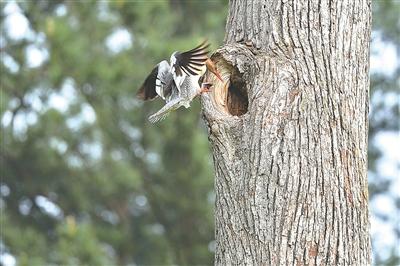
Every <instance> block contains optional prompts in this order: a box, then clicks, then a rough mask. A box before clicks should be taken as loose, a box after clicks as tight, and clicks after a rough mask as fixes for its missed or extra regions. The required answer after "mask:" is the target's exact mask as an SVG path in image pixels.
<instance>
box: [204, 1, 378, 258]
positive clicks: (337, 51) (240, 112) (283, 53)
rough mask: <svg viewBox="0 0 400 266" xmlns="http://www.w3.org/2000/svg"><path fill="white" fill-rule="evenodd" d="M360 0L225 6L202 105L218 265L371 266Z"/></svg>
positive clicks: (366, 19) (366, 24) (365, 26)
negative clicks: (208, 146)
mask: <svg viewBox="0 0 400 266" xmlns="http://www.w3.org/2000/svg"><path fill="white" fill-rule="evenodd" d="M370 28H371V3H370V1H369V0H360V1H355V2H354V1H350V0H320V1H314V0H308V1H306V0H291V1H284V0H282V1H261V0H246V1H240V0H231V1H230V5H229V15H228V19H227V26H226V36H225V44H224V46H223V47H222V48H220V49H219V50H217V51H216V53H214V55H213V56H212V60H213V61H214V62H215V63H216V65H217V68H218V69H219V71H220V72H221V73H222V76H223V79H224V80H225V81H226V83H222V82H218V80H216V79H215V77H213V75H212V74H207V75H206V80H208V81H210V82H212V83H213V84H214V87H212V89H213V92H212V93H211V94H210V95H203V96H202V107H203V115H204V118H205V121H206V124H207V126H208V129H209V140H210V143H211V147H212V153H213V159H214V168H215V173H216V177H215V190H216V203H215V216H216V219H215V223H216V253H215V264H216V265H237V264H240V265H368V264H370V257H371V255H370V253H371V246H370V236H369V217H368V187H367V132H368V98H369V93H368V92H369V41H370Z"/></svg>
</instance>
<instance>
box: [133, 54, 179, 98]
mask: <svg viewBox="0 0 400 266" xmlns="http://www.w3.org/2000/svg"><path fill="white" fill-rule="evenodd" d="M174 89H176V85H175V83H174V76H173V74H172V73H171V72H170V66H169V64H168V62H167V61H166V60H163V61H161V62H160V63H159V64H157V65H156V66H155V67H154V69H153V70H152V71H151V73H150V74H149V75H148V76H147V78H146V79H145V81H144V82H143V84H142V86H141V87H140V88H139V90H138V92H137V97H138V98H139V99H142V100H153V99H154V98H156V97H157V96H160V97H161V98H163V99H164V100H165V98H166V97H168V96H169V95H171V93H172V91H173V90H174Z"/></svg>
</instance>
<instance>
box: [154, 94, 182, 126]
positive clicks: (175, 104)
mask: <svg viewBox="0 0 400 266" xmlns="http://www.w3.org/2000/svg"><path fill="white" fill-rule="evenodd" d="M180 100H181V99H180V98H177V99H174V100H172V101H170V102H168V103H167V104H166V105H165V106H164V107H163V108H161V109H160V110H159V111H158V112H157V113H155V114H153V115H151V116H150V117H149V121H150V122H151V123H157V122H158V121H161V120H164V119H165V118H166V117H167V116H168V114H169V113H170V112H171V111H174V110H176V109H178V108H179V107H180V105H179V102H180Z"/></svg>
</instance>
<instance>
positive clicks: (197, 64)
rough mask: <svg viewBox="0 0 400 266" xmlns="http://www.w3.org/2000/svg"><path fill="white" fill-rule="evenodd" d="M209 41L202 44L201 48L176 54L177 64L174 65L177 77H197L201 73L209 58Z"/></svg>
mask: <svg viewBox="0 0 400 266" xmlns="http://www.w3.org/2000/svg"><path fill="white" fill-rule="evenodd" d="M209 46H210V45H209V44H208V43H207V41H204V42H202V43H201V44H200V45H199V46H197V47H195V48H193V49H192V50H189V51H186V52H182V53H181V52H177V53H175V59H176V60H175V62H174V63H173V66H174V69H175V75H176V76H182V75H183V73H182V72H184V73H185V74H186V75H188V76H189V75H192V76H196V75H198V74H199V73H200V72H201V69H202V67H203V66H204V65H205V62H206V60H207V58H208V50H207V49H208V47H209Z"/></svg>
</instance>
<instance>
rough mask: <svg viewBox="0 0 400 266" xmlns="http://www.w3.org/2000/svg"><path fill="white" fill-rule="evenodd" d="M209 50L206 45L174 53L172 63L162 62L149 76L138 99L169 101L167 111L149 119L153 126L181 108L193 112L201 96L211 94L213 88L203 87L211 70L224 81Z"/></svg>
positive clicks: (165, 107) (163, 110) (139, 91)
mask: <svg viewBox="0 0 400 266" xmlns="http://www.w3.org/2000/svg"><path fill="white" fill-rule="evenodd" d="M208 47H209V44H207V42H206V41H204V42H203V43H201V44H200V45H199V46H197V47H195V48H193V49H192V50H189V51H186V52H174V53H172V55H171V58H170V62H169V63H168V62H167V60H163V61H161V62H160V63H158V64H157V65H156V66H155V67H154V69H153V70H152V71H151V73H150V74H149V75H148V76H147V78H146V79H145V81H144V82H143V84H142V86H141V87H140V88H139V90H138V92H137V97H138V98H139V99H142V100H145V101H146V100H153V99H154V98H156V97H158V96H159V97H161V98H162V99H163V100H164V101H165V105H164V107H162V108H161V109H160V110H159V111H158V112H156V113H155V114H153V115H151V116H150V117H149V121H150V122H151V123H155V122H158V121H160V120H163V119H164V118H165V117H166V116H167V115H168V114H169V113H170V112H171V111H174V110H176V109H178V108H179V107H181V106H184V107H186V108H189V107H190V103H191V101H192V100H193V99H194V98H195V97H196V96H197V95H200V94H201V93H204V92H209V91H210V87H211V86H212V84H210V83H202V84H201V86H200V84H199V81H200V78H201V77H202V76H203V75H204V74H205V72H206V71H207V70H209V71H210V72H212V73H213V74H214V75H216V76H217V78H218V79H219V80H221V81H222V78H221V76H220V74H219V73H218V71H217V69H216V67H215V65H214V63H213V62H212V61H211V60H210V59H209V58H208V50H207V49H208Z"/></svg>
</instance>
